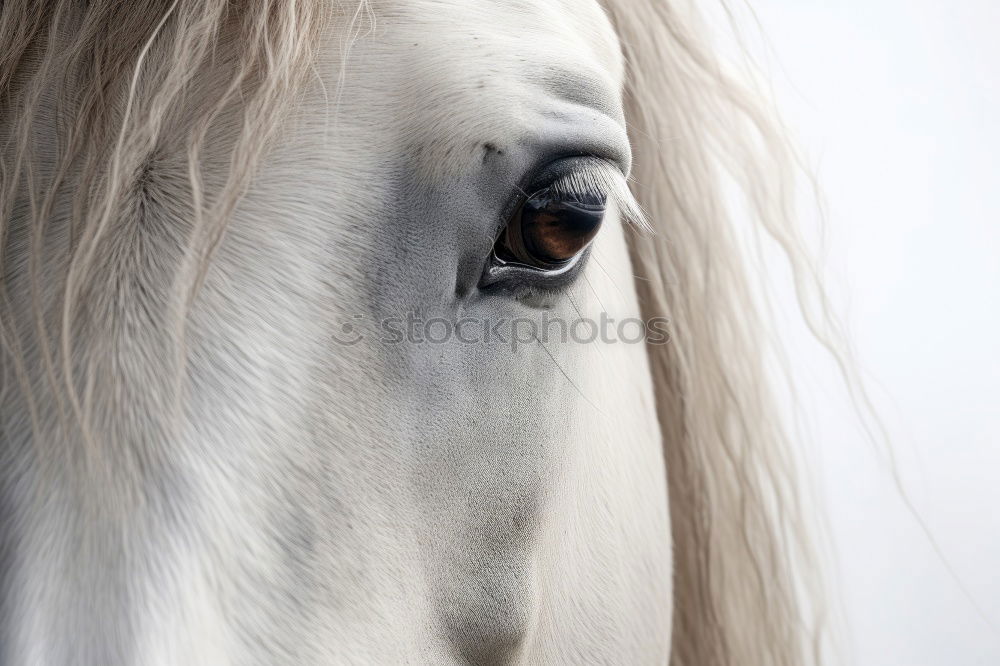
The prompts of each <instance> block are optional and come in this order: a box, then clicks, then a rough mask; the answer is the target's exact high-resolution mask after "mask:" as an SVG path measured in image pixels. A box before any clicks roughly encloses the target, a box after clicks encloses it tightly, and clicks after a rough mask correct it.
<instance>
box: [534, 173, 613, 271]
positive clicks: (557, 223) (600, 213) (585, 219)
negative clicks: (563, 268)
mask: <svg viewBox="0 0 1000 666" xmlns="http://www.w3.org/2000/svg"><path fill="white" fill-rule="evenodd" d="M579 199H580V198H572V199H570V198H561V199H560V198H554V197H552V196H551V195H550V193H549V192H548V191H545V192H541V193H539V194H537V195H535V196H533V197H532V198H530V199H528V200H527V201H526V202H525V203H524V207H523V208H522V210H521V229H520V231H521V238H522V241H523V243H524V249H525V250H527V252H528V253H529V254H530V255H531V256H532V257H534V258H535V259H538V260H540V261H542V262H546V263H552V264H558V263H561V262H566V261H569V260H570V259H572V258H573V257H575V256H576V255H577V254H579V253H580V252H581V251H582V250H583V249H584V248H585V247H587V244H588V243H590V241H592V240H593V239H594V236H596V235H597V232H598V230H599V229H600V228H601V222H602V221H603V220H604V211H605V200H604V197H603V196H601V197H593V196H592V197H586V199H587V200H585V201H581V200H579Z"/></svg>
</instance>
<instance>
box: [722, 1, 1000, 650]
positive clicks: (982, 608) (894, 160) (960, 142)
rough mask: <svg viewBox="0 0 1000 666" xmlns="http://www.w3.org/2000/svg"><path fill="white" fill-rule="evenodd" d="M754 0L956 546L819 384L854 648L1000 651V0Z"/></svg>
mask: <svg viewBox="0 0 1000 666" xmlns="http://www.w3.org/2000/svg"><path fill="white" fill-rule="evenodd" d="M751 4H752V5H753V7H754V10H755V11H756V14H757V19H758V20H759V21H760V24H761V27H762V28H763V32H764V34H765V36H766V40H767V47H768V48H769V49H770V50H769V52H768V50H767V49H763V50H761V49H760V48H758V47H759V46H760V45H759V44H752V45H751V47H752V48H751V50H753V51H755V52H757V53H758V56H759V57H761V58H762V60H763V64H764V69H765V70H766V71H767V72H768V73H769V75H770V77H771V78H772V79H773V81H774V86H775V91H774V92H775V96H776V99H777V101H778V103H779V105H780V107H781V108H782V110H783V113H784V116H785V118H786V121H787V123H788V125H789V126H790V127H792V128H793V131H794V133H795V134H797V135H798V138H799V143H800V145H802V146H804V152H805V154H806V155H807V157H808V161H809V163H810V164H811V165H812V167H813V169H814V170H815V171H816V172H817V173H818V175H819V179H820V181H821V183H822V187H823V189H824V190H825V193H826V200H827V203H828V204H829V231H828V233H829V237H830V241H831V248H830V256H829V259H828V266H829V270H830V273H831V276H832V278H833V280H832V282H833V285H832V286H833V291H834V295H835V296H836V297H837V302H838V304H839V307H840V309H841V311H844V310H846V311H847V318H848V321H849V323H850V326H851V329H852V335H853V339H854V341H855V344H856V347H857V351H858V355H859V357H860V359H861V364H862V367H863V368H864V370H865V373H866V375H867V378H868V381H869V385H870V387H871V389H872V392H873V397H874V399H875V402H876V404H877V407H878V409H879V411H880V413H881V416H882V419H883V420H884V421H885V423H886V425H887V426H888V429H889V432H890V434H891V437H892V441H893V447H894V449H895V452H896V456H897V463H896V465H897V468H898V469H899V471H900V474H901V476H902V478H903V482H904V486H905V488H906V493H907V494H908V496H909V497H910V498H911V500H912V503H913V506H914V507H915V509H916V512H917V514H919V515H920V516H921V518H922V520H923V521H924V523H925V524H926V526H927V527H928V528H929V530H930V533H931V534H932V535H933V539H934V541H936V543H937V544H938V546H939V547H940V551H941V553H942V555H943V557H940V556H938V555H937V554H936V553H935V551H934V548H933V546H932V541H931V538H930V537H928V536H927V535H926V534H925V533H924V532H922V531H921V528H920V525H919V523H918V521H917V520H916V519H915V518H914V517H913V515H912V514H911V513H910V512H908V510H907V509H906V507H905V505H904V503H903V502H902V500H901V499H900V497H901V495H900V492H899V490H898V489H897V488H896V486H895V485H894V482H893V480H892V476H891V474H890V473H889V471H888V470H889V467H888V466H887V464H886V463H885V462H884V461H883V460H882V459H881V458H880V457H879V456H878V454H877V453H876V452H875V451H876V450H875V449H874V448H873V447H872V445H871V444H870V443H868V442H866V441H865V439H864V438H863V437H862V436H861V435H860V433H859V430H858V428H857V426H856V425H855V424H856V419H855V418H854V417H853V415H852V413H851V411H850V408H849V406H848V404H847V402H846V401H845V400H843V399H839V400H838V399H834V398H829V399H828V397H829V396H828V394H826V393H822V392H819V393H817V394H816V395H810V396H806V400H805V402H806V406H807V409H808V410H809V413H810V416H811V419H810V422H811V429H812V431H813V433H814V435H815V440H816V442H817V446H818V448H819V450H820V451H821V458H822V461H821V471H822V477H823V478H824V480H825V486H826V488H825V493H826V496H827V501H828V503H829V504H830V507H829V512H830V514H831V522H832V528H833V535H834V539H835V544H836V547H837V550H838V551H839V561H840V582H839V585H838V588H839V590H840V595H841V597H842V600H843V604H844V606H845V607H846V616H847V619H848V622H849V625H850V634H851V638H852V640H851V641H850V646H851V647H850V648H849V650H848V652H847V659H846V661H847V663H849V664H858V665H860V666H896V665H899V666H925V665H927V666H931V665H933V666H973V665H979V664H983V665H987V664H988V665H990V666H995V665H1000V629H998V628H1000V417H998V413H1000V351H998V350H1000V312H998V305H1000V2H997V1H996V0H957V1H955V2H948V1H945V0H933V1H928V0H752V2H751ZM738 23H739V27H740V30H741V31H743V32H747V33H753V34H759V31H758V29H757V28H756V27H755V26H754V25H753V23H752V21H751V20H750V19H749V17H748V16H747V15H743V16H741V18H740V19H739V20H738ZM784 305H785V306H787V305H788V304H784ZM792 354H793V361H794V362H795V364H796V367H797V368H799V372H800V373H805V374H808V373H811V372H813V370H814V369H815V368H821V367H822V365H823V364H822V361H821V360H819V357H820V356H821V353H820V352H819V351H817V350H816V349H814V348H809V349H806V350H804V351H803V350H799V349H798V347H795V350H794V351H793V352H792ZM816 372H820V373H821V372H822V370H816ZM949 567H950V568H951V572H949ZM963 588H964V590H963ZM966 592H967V593H968V595H967V594H966ZM970 597H971V599H970ZM977 608H978V609H977Z"/></svg>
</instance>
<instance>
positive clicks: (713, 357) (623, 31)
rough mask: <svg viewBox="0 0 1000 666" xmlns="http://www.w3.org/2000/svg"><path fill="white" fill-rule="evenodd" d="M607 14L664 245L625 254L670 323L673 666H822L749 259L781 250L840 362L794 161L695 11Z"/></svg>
mask: <svg viewBox="0 0 1000 666" xmlns="http://www.w3.org/2000/svg"><path fill="white" fill-rule="evenodd" d="M604 5H605V8H606V10H607V12H608V14H609V15H610V17H611V19H612V22H613V23H614V24H615V26H616V29H617V30H618V33H619V38H620V41H621V43H622V48H623V52H624V55H625V59H626V67H627V77H628V80H627V83H626V91H625V92H626V105H627V106H626V116H627V122H628V126H629V134H630V136H631V137H632V141H633V153H634V170H633V190H634V193H635V194H636V197H637V199H638V200H639V203H640V204H641V205H642V206H643V208H644V210H645V212H646V214H647V217H648V219H649V222H650V224H651V225H652V226H653V229H654V233H653V234H652V235H651V236H650V235H648V234H631V236H630V239H629V244H630V251H631V254H632V260H633V264H634V267H635V271H636V273H637V276H636V277H637V279H636V287H637V290H638V293H639V296H640V303H641V306H642V308H643V310H644V315H645V316H646V317H654V316H657V317H659V316H667V317H668V318H669V320H670V322H671V324H670V326H671V339H670V343H669V344H666V345H655V346H650V347H649V354H650V359H651V364H652V368H653V374H654V382H655V387H656V393H657V404H658V414H659V420H660V426H661V430H662V433H663V441H664V449H665V459H666V467H667V470H666V472H667V478H668V486H669V501H670V517H671V530H672V538H673V544H674V616H673V627H672V648H671V649H672V657H671V663H672V664H673V666H732V665H737V664H738V665H739V666H797V665H799V664H808V663H819V662H821V661H822V656H823V655H824V654H827V652H826V650H829V649H833V650H835V649H836V647H835V646H832V645H831V644H830V643H829V641H830V638H829V636H828V631H827V629H826V624H827V620H826V618H825V617H824V615H825V614H826V612H827V611H825V610H824V609H825V606H826V600H825V599H824V598H823V597H824V579H823V576H822V575H821V573H820V571H819V569H820V567H819V561H820V559H821V558H820V557H819V556H818V555H817V553H818V552H819V549H818V548H817V544H818V543H821V542H822V539H823V538H824V537H825V531H824V530H823V528H822V527H821V526H822V525H824V524H825V523H824V521H823V518H822V517H821V516H813V515H809V516H808V520H807V516H806V513H807V512H806V510H805V509H803V506H802V501H803V492H802V489H801V488H799V487H798V484H797V478H798V477H799V476H800V472H801V467H802V465H801V461H800V460H799V457H798V455H797V452H796V450H795V448H794V446H793V445H794V442H793V438H792V437H791V436H790V435H789V434H788V429H787V428H786V427H785V425H784V424H783V423H782V421H781V419H780V418H779V414H778V409H777V402H776V400H775V392H774V390H773V384H774V382H773V381H772V379H773V378H772V374H773V373H769V371H768V367H767V365H766V363H765V356H766V355H765V353H764V351H763V350H764V349H766V343H767V342H768V340H769V336H768V335H767V334H766V333H767V330H766V328H765V321H764V318H763V316H762V313H763V312H766V311H767V308H766V302H763V303H762V302H761V301H760V294H759V293H755V290H754V288H753V285H754V284H760V281H759V280H756V279H755V277H756V276H755V275H754V274H753V273H754V269H753V268H751V267H750V266H749V265H748V261H747V260H746V258H745V257H746V255H747V253H746V252H745V251H744V250H743V248H742V247H741V243H744V244H745V242H746V238H747V237H748V232H749V236H750V237H755V236H762V237H764V238H768V237H769V238H770V239H772V240H773V241H775V242H776V243H777V244H778V246H779V247H780V249H781V250H782V251H783V252H784V254H785V256H786V257H787V258H788V261H789V263H790V265H791V269H792V274H793V277H794V279H795V282H796V285H795V287H796V289H797V293H798V294H799V300H800V304H801V305H802V306H803V316H804V318H805V319H806V323H807V325H808V326H809V328H810V329H811V330H812V331H813V332H814V334H816V336H817V338H818V339H819V341H820V343H821V344H823V345H824V346H826V347H827V348H828V349H829V350H830V351H831V352H833V354H834V356H835V357H836V360H838V361H842V359H843V358H844V355H843V354H841V352H839V351H838V350H839V349H840V348H841V346H840V344H839V343H838V342H837V340H838V339H841V338H840V337H839V332H838V330H837V327H836V322H835V320H833V318H832V317H831V316H830V311H829V308H828V307H827V304H826V298H825V296H824V294H823V291H822V287H821V285H820V283H819V280H818V278H817V273H816V272H815V270H814V269H813V267H812V264H811V263H810V261H809V259H808V257H809V253H808V252H807V251H806V247H807V245H806V244H805V243H804V241H803V240H802V239H801V234H800V232H799V230H798V229H797V228H796V225H795V220H794V219H793V215H792V208H793V206H792V201H791V194H792V191H793V189H794V188H793V187H792V185H793V184H794V181H795V179H796V176H795V173H796V164H797V161H796V159H795V155H794V151H793V150H792V149H791V148H790V146H789V143H788V141H787V140H786V138H785V136H784V134H783V133H782V132H781V131H780V127H779V125H778V124H777V121H776V120H775V119H774V116H773V114H772V113H771V112H770V111H768V108H769V107H768V105H767V104H764V103H763V96H759V95H756V94H755V93H754V92H753V89H752V88H751V87H749V86H747V85H744V84H742V83H741V82H738V81H737V79H736V78H735V77H733V76H731V75H729V74H728V70H727V69H725V68H724V66H723V65H722V64H721V62H720V61H719V60H718V59H717V57H716V55H715V54H714V53H713V52H712V51H711V50H710V49H711V40H710V39H709V38H708V35H707V31H706V29H705V26H704V25H703V23H702V21H701V20H700V19H699V17H698V15H697V13H696V11H695V9H694V7H693V5H694V3H688V2H684V1H683V0H680V1H678V2H666V1H664V0H641V1H637V0H606V1H605V2H604ZM727 186H729V187H728V189H727ZM733 190H735V191H736V192H737V193H739V194H741V195H742V202H735V203H734V202H733V201H732V200H731V199H732V198H733V197H732V194H731V192H732V191H733ZM741 239H742V241H741ZM755 304H756V305H755ZM812 304H815V305H812ZM777 354H778V355H779V356H780V350H779V351H778V352H777Z"/></svg>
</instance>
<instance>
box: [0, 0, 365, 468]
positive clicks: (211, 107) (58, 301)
mask: <svg viewBox="0 0 1000 666" xmlns="http://www.w3.org/2000/svg"><path fill="white" fill-rule="evenodd" d="M355 6H356V7H365V6H366V3H365V2H359V3H357V4H356V5H355ZM359 11H360V10H359ZM337 13H338V10H336V9H332V8H327V7H326V5H325V4H322V3H313V2H309V1H303V0H244V1H241V2H236V3H234V2H231V1H230V0H135V1H134V2H127V3H122V2H115V1H112V0H91V1H88V2H81V1H79V0H52V1H49V2H36V1H33V0H6V1H5V2H2V3H0V44H3V45H4V46H3V53H2V54H0V278H2V279H0V372H2V377H0V398H4V396H6V397H7V398H9V399H11V400H13V401H15V404H16V405H17V407H16V408H13V409H10V410H8V412H7V413H8V414H11V413H13V414H18V413H20V414H23V417H19V418H18V419H17V421H18V422H17V423H7V424H2V423H0V431H5V432H4V435H5V436H6V437H14V434H15V433H16V434H17V435H18V437H19V438H20V437H28V438H30V439H32V440H33V441H34V442H35V443H36V444H37V443H39V442H47V443H48V448H49V449H50V450H49V452H48V453H47V455H49V456H51V455H55V451H56V450H58V449H62V450H63V452H64V453H66V454H68V455H71V456H72V457H74V458H75V457H76V456H77V455H78V454H77V453H74V452H73V449H75V448H78V447H76V446H74V444H76V443H78V442H82V443H83V444H84V445H85V447H84V450H85V451H86V453H87V457H86V460H87V461H88V463H89V462H91V461H92V459H94V456H93V455H91V454H94V453H97V452H99V451H100V450H101V449H107V448H108V447H110V446H113V445H114V443H115V441H116V440H125V439H128V438H129V437H130V436H131V437H133V438H136V437H137V438H138V439H140V440H141V439H144V438H148V437H149V436H151V433H149V432H147V433H146V434H145V435H143V434H142V433H136V432H131V433H129V432H123V431H122V430H121V428H120V427H119V426H118V425H117V421H120V419H118V418H117V417H116V415H115V413H116V408H117V407H118V406H119V405H116V404H115V402H116V401H115V399H114V398H115V396H117V397H118V399H119V400H118V401H120V399H121V396H122V395H128V393H129V392H130V391H132V390H133V389H135V390H134V392H135V394H136V395H142V396H149V397H148V398H146V399H148V400H149V401H150V404H147V405H145V406H144V407H145V411H146V412H147V415H146V416H147V418H148V419H149V420H154V419H155V418H156V416H155V415H157V414H159V415H161V416H162V418H161V421H162V425H163V427H169V426H168V425H167V424H168V422H169V421H170V419H171V416H170V414H174V413H175V410H177V409H179V404H180V390H181V377H182V376H183V372H184V369H183V364H184V361H183V359H184V321H185V316H186V310H187V308H188V307H189V306H190V303H191V301H192V299H193V297H194V294H195V293H196V291H197V289H198V286H199V284H200V281H201V279H202V278H203V276H204V270H205V268H206V266H207V264H208V261H209V259H210V257H211V255H212V253H213V251H214V249H215V248H216V247H217V246H218V244H219V242H220V240H221V237H222V234H223V233H224V230H225V228H226V224H227V221H228V217H229V213H230V212H231V211H232V209H233V207H234V206H235V205H236V203H237V201H238V200H239V198H240V196H241V195H242V193H243V192H244V191H245V190H246V189H247V187H248V186H249V183H250V180H251V178H252V176H253V173H254V168H255V165H256V164H257V163H258V161H259V159H260V157H261V155H262V154H263V152H264V151H265V150H266V148H267V146H268V145H269V142H270V140H271V139H272V137H273V135H274V134H275V133H276V131H277V128H278V127H280V125H281V122H282V118H284V117H285V112H286V111H287V110H288V109H289V108H290V107H291V104H292V102H293V101H294V99H295V98H296V93H297V91H298V89H299V87H300V85H299V84H300V83H301V82H302V81H303V80H305V79H306V78H308V77H309V76H311V75H312V74H313V70H312V69H311V67H312V54H313V49H314V48H315V45H316V42H317V39H318V36H319V34H320V33H321V32H322V31H323V28H324V25H325V24H326V23H327V21H334V20H336V19H337V18H338V16H337ZM220 132H224V133H225V135H226V136H227V137H228V138H227V139H226V141H225V142H223V143H224V144H225V148H224V150H225V151H227V152H224V153H222V154H220V153H219V152H218V151H217V152H216V154H214V155H213V156H212V157H213V158H214V160H215V161H214V162H210V161H209V160H207V159H206V155H205V152H206V150H207V147H208V143H209V141H210V139H211V136H212V134H213V133H215V134H216V135H218V134H219V133H220ZM216 144H217V145H218V144H219V141H216ZM206 163H208V164H211V165H212V167H211V168H212V171H211V172H208V171H206V167H205V164H206ZM163 178H169V179H172V181H174V182H175V184H176V187H175V190H176V189H177V188H180V189H182V190H183V191H184V192H185V197H183V198H182V200H170V201H160V200H156V195H155V192H156V187H155V186H156V183H157V180H158V179H163ZM209 182H211V183H212V185H211V186H209V185H208V183H209ZM151 192H152V193H151ZM163 207H173V208H176V209H180V210H177V211H176V213H177V217H178V218H180V219H185V220H190V224H189V225H188V226H187V228H185V229H180V230H174V236H173V237H174V238H176V239H177V243H176V245H175V246H173V247H167V248H161V250H164V251H163V252H162V253H161V256H158V257H156V258H155V260H154V259H151V258H150V257H149V256H148V252H149V247H148V246H145V242H146V238H147V235H148V231H147V230H148V229H149V228H150V227H151V225H154V224H155V220H156V215H155V212H156V210H158V209H161V208H163ZM151 210H152V211H153V212H152V213H151V212H150V211H151ZM154 269H155V270H159V271H161V274H162V277H163V278H164V279H165V280H166V281H167V284H166V285H160V284H156V285H154V287H155V288H153V289H150V288H149V285H144V284H143V282H142V281H143V280H146V281H149V280H151V272H152V271H153V270H154ZM163 286H166V287H167V288H166V289H164V288H163ZM15 289H16V290H17V291H15ZM164 292H166V295H164ZM108 294H114V295H115V298H110V299H109V298H106V296H107V295H108ZM129 320H132V321H133V322H139V323H141V326H140V330H141V331H142V334H143V335H146V336H150V337H152V338H154V340H153V342H154V343H156V344H155V345H154V346H157V347H159V348H160V349H161V351H162V354H163V357H164V358H163V359H158V362H159V363H158V366H162V365H166V366H168V368H169V369H168V370H166V371H165V372H162V373H160V374H159V375H157V376H155V377H151V378H148V379H151V381H149V382H148V383H147V384H143V385H142V386H141V387H128V386H126V385H123V384H122V383H121V377H120V372H119V370H120V369H121V368H122V367H131V366H133V365H134V364H133V362H132V361H130V360H128V359H118V358H116V355H117V354H118V353H120V349H121V348H122V346H123V345H121V344H119V343H116V342H115V340H116V338H117V336H119V335H121V336H124V337H127V336H128V335H131V333H129V332H126V331H123V330H110V329H109V327H110V326H112V325H113V322H116V321H118V322H126V323H127V322H128V321H129ZM133 330H134V329H133ZM95 344H99V345H102V350H103V351H102V352H101V353H94V350H93V349H91V348H89V347H88V345H91V346H93V345H95ZM171 359H172V361H171ZM133 360H134V359H133ZM116 364H117V365H116ZM166 376H168V377H166ZM138 381H139V383H143V382H142V380H138ZM102 382H105V383H104V384H102ZM108 382H110V383H108ZM95 386H116V390H115V391H102V392H100V393H101V395H98V392H96V391H95V390H94V387H95ZM43 405H44V406H47V407H46V408H44V409H43V408H42V406H43ZM22 420H23V421H27V422H29V423H28V424H27V425H25V423H21V421H22ZM159 425H160V424H158V426H159ZM158 426H157V427H158ZM152 429H154V428H153V427H151V428H150V430H152ZM32 433H33V434H32Z"/></svg>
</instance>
